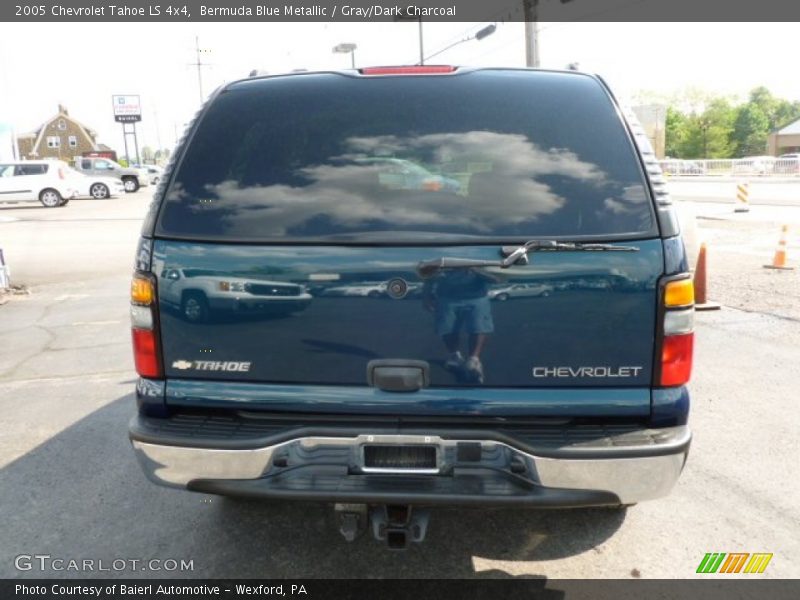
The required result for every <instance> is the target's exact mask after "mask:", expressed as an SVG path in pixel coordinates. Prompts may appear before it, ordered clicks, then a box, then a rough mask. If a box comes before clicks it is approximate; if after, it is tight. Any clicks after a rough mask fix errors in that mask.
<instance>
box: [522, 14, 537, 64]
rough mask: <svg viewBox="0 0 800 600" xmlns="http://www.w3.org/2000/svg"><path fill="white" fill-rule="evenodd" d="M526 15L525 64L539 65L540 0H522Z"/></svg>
mask: <svg viewBox="0 0 800 600" xmlns="http://www.w3.org/2000/svg"><path fill="white" fill-rule="evenodd" d="M522 8H523V10H524V15H525V65H526V66H528V67H534V68H538V67H539V22H538V12H539V11H538V9H539V0H522Z"/></svg>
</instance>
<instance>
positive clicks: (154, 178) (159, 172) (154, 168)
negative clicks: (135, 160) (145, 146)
mask: <svg viewBox="0 0 800 600" xmlns="http://www.w3.org/2000/svg"><path fill="white" fill-rule="evenodd" d="M136 167H137V168H138V169H140V170H142V171H144V172H146V173H147V179H148V181H149V182H150V185H158V182H159V181H160V180H161V177H162V176H163V175H164V169H163V168H162V167H159V166H158V165H136Z"/></svg>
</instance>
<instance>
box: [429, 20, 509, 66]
mask: <svg viewBox="0 0 800 600" xmlns="http://www.w3.org/2000/svg"><path fill="white" fill-rule="evenodd" d="M496 30H497V25H495V24H494V23H493V24H491V25H487V26H486V27H484V28H483V29H480V30H478V32H477V33H475V35H470V36H467V37H465V38H464V39H463V40H458V41H457V42H453V43H452V44H450V45H449V46H445V47H444V48H442V49H441V50H439V51H438V52H434V53H433V54H431V55H430V56H428V57H427V58H426V59H425V60H430V59H432V58H433V57H434V56H439V55H440V54H441V53H442V52H445V51H447V50H449V49H450V48H452V47H453V46H458V45H459V44H463V43H464V42H468V41H470V40H478V41H481V40H482V39H484V38H487V37H489V36H490V35H492V34H493V33H494V32H495V31H496ZM423 63H424V61H423Z"/></svg>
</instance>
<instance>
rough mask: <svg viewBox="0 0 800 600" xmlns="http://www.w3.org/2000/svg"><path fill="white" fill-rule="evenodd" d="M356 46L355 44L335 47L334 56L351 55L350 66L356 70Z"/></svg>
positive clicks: (343, 44)
mask: <svg viewBox="0 0 800 600" xmlns="http://www.w3.org/2000/svg"><path fill="white" fill-rule="evenodd" d="M356 48H358V46H356V45H355V44H349V43H342V44H336V45H335V46H334V47H333V53H334V54H349V55H350V66H351V67H352V68H353V69H355V68H356Z"/></svg>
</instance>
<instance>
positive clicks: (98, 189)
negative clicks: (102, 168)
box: [69, 169, 125, 200]
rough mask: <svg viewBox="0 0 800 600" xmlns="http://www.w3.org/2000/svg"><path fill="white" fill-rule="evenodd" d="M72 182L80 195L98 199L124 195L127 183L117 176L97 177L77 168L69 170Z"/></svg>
mask: <svg viewBox="0 0 800 600" xmlns="http://www.w3.org/2000/svg"><path fill="white" fill-rule="evenodd" d="M69 178H70V183H71V184H72V185H73V187H74V188H75V189H76V191H77V192H78V196H81V197H85V196H89V197H91V198H95V199H97V200H103V199H105V198H112V197H114V196H122V195H124V194H125V184H123V183H122V180H121V179H117V178H116V177H97V176H93V175H84V174H83V173H80V172H79V171H76V170H75V169H70V170H69Z"/></svg>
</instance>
